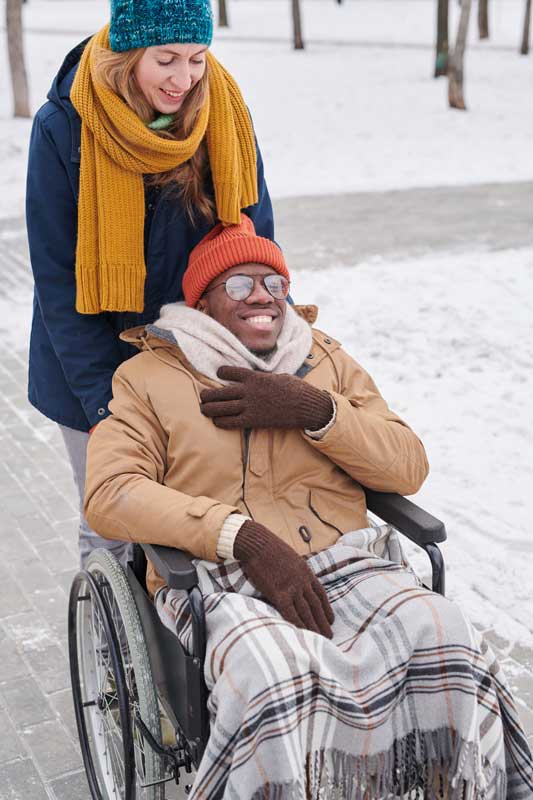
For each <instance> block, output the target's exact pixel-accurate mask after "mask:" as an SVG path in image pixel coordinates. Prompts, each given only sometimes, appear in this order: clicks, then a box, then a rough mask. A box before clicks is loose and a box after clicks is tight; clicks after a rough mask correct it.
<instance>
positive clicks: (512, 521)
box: [292, 249, 533, 646]
mask: <svg viewBox="0 0 533 800" xmlns="http://www.w3.org/2000/svg"><path fill="white" fill-rule="evenodd" d="M292 288H293V290H294V296H295V297H296V298H297V299H298V301H299V302H300V301H301V302H316V303H317V304H318V306H319V307H320V315H319V318H318V321H317V325H318V327H319V328H320V329H321V330H325V331H327V332H328V333H330V334H331V335H333V336H334V337H336V338H337V339H339V340H340V341H341V342H342V344H343V345H344V347H345V348H346V349H347V350H348V351H349V352H350V353H352V354H353V355H354V356H355V357H356V359H357V360H359V362H360V363H361V364H362V365H363V366H364V367H365V368H366V369H367V370H368V371H369V372H370V373H371V375H372V376H373V377H374V379H375V380H376V382H377V384H378V386H379V388H380V391H381V392H382V394H383V395H384V396H385V397H386V399H387V401H388V402H389V404H390V406H391V407H392V408H393V409H394V410H395V411H396V412H397V413H399V414H400V415H401V416H403V417H404V418H405V420H406V421H407V422H409V424H410V425H411V426H412V427H413V429H414V430H415V431H416V432H417V433H418V435H419V436H420V438H421V439H422V440H423V442H424V444H425V445H426V448H427V451H428V456H429V461H430V465H431V474H430V476H429V478H428V480H427V482H426V484H425V486H424V487H423V488H422V490H421V491H420V493H419V494H418V495H417V502H420V504H421V505H422V506H424V507H425V508H426V509H427V510H428V511H431V512H432V513H433V514H435V516H437V517H439V518H440V519H442V520H443V521H444V522H445V523H446V525H447V529H448V534H449V541H448V543H447V544H446V545H444V552H445V558H446V562H447V570H448V594H449V596H451V597H453V598H455V599H457V600H459V601H460V602H461V605H462V607H463V608H464V609H465V610H467V611H468V613H469V614H470V616H471V618H472V619H473V620H474V621H476V622H477V623H479V624H480V625H483V626H485V627H490V626H493V627H494V628H495V629H496V630H497V631H498V632H499V633H500V635H502V636H503V637H505V638H506V639H508V640H517V641H521V642H522V643H524V644H529V646H533V581H532V579H531V560H532V559H533V538H532V536H531V532H532V527H533V526H532V514H531V510H532V507H531V491H532V487H533V458H532V453H533V402H532V397H533V249H524V250H519V251H515V252H513V251H502V252H496V253H495V252H492V253H489V252H475V253H465V254H463V255H457V254H454V255H453V256H450V255H445V254H443V255H438V256H424V257H423V258H416V259H409V260H406V261H395V262H392V263H382V262H380V261H374V262H372V263H366V264H358V265H357V268H356V269H353V268H349V267H340V268H334V267H333V268H332V269H330V270H328V271H327V272H322V273H320V272H317V271H308V272H305V271H299V272H297V273H296V274H294V275H293V286H292ZM339 298H342V302H339Z"/></svg>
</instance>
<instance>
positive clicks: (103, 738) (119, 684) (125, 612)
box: [69, 551, 165, 800]
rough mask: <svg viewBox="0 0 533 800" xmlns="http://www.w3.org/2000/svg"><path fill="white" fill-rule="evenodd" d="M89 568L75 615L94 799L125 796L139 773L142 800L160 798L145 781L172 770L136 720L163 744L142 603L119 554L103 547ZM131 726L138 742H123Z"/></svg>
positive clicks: (137, 792) (85, 746)
mask: <svg viewBox="0 0 533 800" xmlns="http://www.w3.org/2000/svg"><path fill="white" fill-rule="evenodd" d="M87 569H88V571H89V575H90V578H86V579H85V580H84V579H83V578H81V582H80V584H79V587H78V597H80V596H82V595H83V596H84V597H86V599H84V601H83V602H82V603H81V602H79V603H78V610H77V614H76V640H77V652H78V662H79V663H78V666H77V668H78V675H77V682H78V686H79V690H80V700H78V701H77V702H78V704H79V706H80V707H81V714H82V715H83V718H84V719H85V726H86V730H85V732H84V737H85V739H84V741H82V738H83V737H82V733H83V731H82V732H81V733H80V742H81V743H82V750H83V751H84V761H85V763H86V769H87V770H88V775H89V768H88V766H87V760H86V757H87V753H88V754H89V756H88V757H89V758H90V763H91V762H92V764H93V767H94V777H93V784H94V780H96V781H97V785H98V787H99V793H97V794H95V795H94V796H95V797H96V796H100V795H101V796H102V798H103V800H123V798H124V796H125V793H126V783H127V782H128V784H129V780H130V778H129V776H130V775H131V774H133V783H134V785H135V790H134V792H135V794H134V796H135V798H136V800H161V798H162V797H163V796H164V789H163V788H162V787H161V786H147V785H146V784H148V783H154V782H156V781H158V780H161V779H163V778H164V775H165V769H164V766H163V764H162V761H161V759H160V757H159V756H158V755H157V754H155V753H154V752H153V751H152V748H151V747H150V746H149V745H148V743H147V741H146V740H145V739H144V737H143V735H142V732H141V730H140V728H139V726H138V724H137V718H138V717H139V716H140V717H141V719H142V720H143V722H144V723H145V724H146V725H147V726H148V729H149V730H150V731H151V732H152V733H153V735H154V737H155V738H156V740H158V741H159V737H160V730H159V705H158V699H157V695H156V694H155V690H154V685H153V681H152V677H151V667H150V660H149V657H148V651H147V648H146V643H145V641H144V637H143V635H142V628H141V627H140V621H139V616H138V611H137V607H136V604H135V601H134V599H133V596H132V594H131V589H130V587H129V584H128V581H127V579H126V576H125V574H124V572H123V570H122V568H121V567H120V565H118V562H116V559H115V558H114V557H113V556H111V555H110V554H109V553H106V552H104V551H96V552H95V553H93V554H91V557H90V558H89V561H88V566H87ZM92 581H94V583H93V582H92ZM109 625H111V626H112V629H113V641H108V637H107V634H106V630H107V629H108V626H109ZM70 635H71V634H70V632H69V636H70ZM115 635H116V642H115ZM115 644H116V645H118V651H117V656H118V658H119V660H120V662H121V667H120V669H119V670H118V675H116V674H115V670H114V667H113V663H114V662H115V663H116V661H115V650H114V646H115ZM122 672H123V677H122ZM73 683H74V679H73ZM75 699H76V698H75ZM125 702H126V703H127V706H126V708H127V709H128V710H129V714H128V716H130V717H131V723H129V722H128V721H127V716H126V717H125V720H126V721H125V720H123V719H122V718H121V713H120V709H121V708H122V709H123V710H124V703H125ZM130 724H131V731H130V733H131V737H132V739H133V741H132V740H131V739H130V738H129V735H130V734H129V733H128V735H127V738H126V741H124V737H125V736H126V734H125V732H124V728H123V725H126V726H127V727H126V730H128V727H129V725H130ZM78 727H79V726H78ZM79 730H80V729H79ZM84 742H85V744H84ZM130 759H133V763H132V760H130ZM130 770H133V773H131V772H130ZM93 784H91V785H93ZM128 796H129V794H128Z"/></svg>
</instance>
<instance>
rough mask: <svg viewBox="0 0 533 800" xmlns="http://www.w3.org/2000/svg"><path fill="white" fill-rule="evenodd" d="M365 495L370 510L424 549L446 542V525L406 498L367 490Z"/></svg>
mask: <svg viewBox="0 0 533 800" xmlns="http://www.w3.org/2000/svg"><path fill="white" fill-rule="evenodd" d="M365 494H366V506H367V508H368V510H369V511H372V512H373V513H374V514H376V515H377V516H378V517H379V518H380V519H382V520H383V521H384V522H388V523H389V524H390V525H392V526H393V527H394V528H397V529H398V530H399V531H400V533H403V535H404V536H407V538H408V539H411V541H413V542H415V544H418V545H420V546H422V547H424V546H425V545H427V544H432V543H436V542H444V541H445V539H446V528H445V527H444V523H443V522H441V521H440V520H439V519H437V518H436V517H433V516H432V515H431V514H428V512H427V511H424V510H423V509H422V508H419V506H417V505H415V503H413V502H412V501H411V500H408V499H407V498H406V497H402V495H400V494H390V493H388V492H375V491H374V490H373V489H366V488H365Z"/></svg>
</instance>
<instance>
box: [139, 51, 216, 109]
mask: <svg viewBox="0 0 533 800" xmlns="http://www.w3.org/2000/svg"><path fill="white" fill-rule="evenodd" d="M206 58H207V47H206V46H205V45H201V44H163V45H160V46H159V45H158V46H154V47H147V48H146V50H145V51H144V53H143V55H142V56H141V58H140V60H139V61H138V62H137V64H136V66H135V69H134V74H135V78H136V80H137V83H138V85H139V88H140V90H141V91H142V93H143V95H144V96H145V98H146V100H147V101H148V103H149V104H150V106H151V107H152V108H153V109H154V111H159V112H160V113H161V114H175V113H176V111H179V109H180V107H181V105H182V104H183V101H184V100H185V98H186V96H187V93H188V92H190V91H191V89H192V88H193V87H194V86H196V84H197V83H198V81H199V80H200V79H201V78H202V76H203V74H204V72H205V67H206Z"/></svg>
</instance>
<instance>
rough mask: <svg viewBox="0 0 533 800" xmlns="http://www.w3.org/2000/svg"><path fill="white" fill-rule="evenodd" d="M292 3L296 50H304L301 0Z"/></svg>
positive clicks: (292, 0)
mask: <svg viewBox="0 0 533 800" xmlns="http://www.w3.org/2000/svg"><path fill="white" fill-rule="evenodd" d="M291 2H292V29H293V36H294V49H295V50H303V49H304V40H303V37H302V14H301V12H300V0H291Z"/></svg>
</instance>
